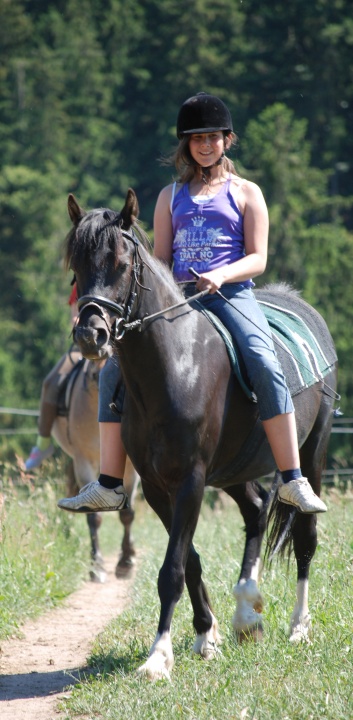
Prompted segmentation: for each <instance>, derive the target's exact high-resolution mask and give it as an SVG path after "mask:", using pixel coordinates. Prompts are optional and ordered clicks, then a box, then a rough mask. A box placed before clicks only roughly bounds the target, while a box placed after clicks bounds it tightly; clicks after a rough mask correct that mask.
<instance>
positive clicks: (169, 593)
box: [139, 471, 212, 680]
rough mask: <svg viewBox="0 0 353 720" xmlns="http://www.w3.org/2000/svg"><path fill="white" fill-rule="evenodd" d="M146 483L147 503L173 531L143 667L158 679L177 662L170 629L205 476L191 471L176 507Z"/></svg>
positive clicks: (206, 626) (208, 622)
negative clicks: (155, 624) (156, 617)
mask: <svg viewBox="0 0 353 720" xmlns="http://www.w3.org/2000/svg"><path fill="white" fill-rule="evenodd" d="M142 485H143V490H144V494H145V498H146V500H147V502H148V503H149V505H151V507H152V508H153V510H154V511H155V512H156V513H157V515H158V516H159V517H160V519H161V520H162V522H163V524H164V526H165V527H166V529H167V531H168V533H169V542H168V547H167V552H166V556H165V559H164V562H163V565H162V567H161V569H160V571H159V575H158V594H159V599H160V604H161V610H160V618H159V624H158V631H157V636H156V639H155V641H154V643H153V645H152V648H151V650H150V653H149V657H148V659H147V661H146V663H144V665H143V666H142V667H141V668H140V670H139V672H140V673H142V674H144V675H146V676H147V677H149V678H150V679H153V680H154V679H159V678H161V677H168V676H169V671H170V669H171V668H172V666H173V663H174V658H173V650H172V643H171V637H170V628H171V623H172V618H173V612H174V608H175V606H176V604H177V602H178V601H179V600H180V598H181V595H182V593H183V589H184V584H185V567H186V563H187V558H188V555H189V551H190V547H191V542H192V537H193V534H194V532H195V528H196V525H197V520H198V517H199V512H200V507H201V502H202V497H203V488H204V479H203V476H202V474H201V473H200V472H197V471H194V473H192V474H190V475H189V476H188V477H187V478H186V479H185V480H184V482H183V485H182V487H181V488H180V489H179V491H178V493H177V496H176V500H175V503H173V506H172V504H171V501H170V498H169V496H168V495H167V494H166V493H165V492H164V491H163V489H161V488H156V487H154V486H151V484H149V483H144V482H142ZM208 614H209V618H208V619H207V618H205V622H204V630H205V632H206V631H207V630H209V629H210V628H211V627H212V616H211V614H210V613H208Z"/></svg>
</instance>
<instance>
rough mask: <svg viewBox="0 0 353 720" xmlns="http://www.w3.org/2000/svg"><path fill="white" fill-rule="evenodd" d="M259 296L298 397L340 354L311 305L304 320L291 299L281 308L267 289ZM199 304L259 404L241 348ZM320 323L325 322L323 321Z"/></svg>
mask: <svg viewBox="0 0 353 720" xmlns="http://www.w3.org/2000/svg"><path fill="white" fill-rule="evenodd" d="M256 295H257V300H258V302H259V305H260V307H261V309H262V311H263V313H264V315H265V317H266V318H267V321H268V324H269V326H270V329H271V333H272V339H273V342H274V345H275V349H276V354H277V356H278V359H279V361H280V363H281V365H282V369H283V372H284V374H285V377H286V381H287V384H288V388H289V391H290V393H291V396H292V397H294V396H295V395H298V394H299V393H301V392H302V391H303V390H305V389H306V388H308V387H310V386H311V385H314V384H315V383H316V382H318V380H321V379H323V378H324V377H325V375H327V374H328V373H329V372H330V370H331V368H332V366H333V365H334V363H335V362H336V360H337V357H336V355H335V354H334V353H333V352H332V350H330V349H329V348H328V347H327V344H326V342H325V340H326V337H327V330H326V332H323V329H322V328H321V325H320V322H319V321H318V318H319V316H317V314H315V317H312V316H311V315H310V311H311V310H312V309H311V308H310V306H307V308H308V311H307V312H308V317H306V318H305V320H304V319H303V318H301V317H299V315H298V313H297V312H294V311H293V310H291V307H290V299H289V300H288V299H286V301H283V306H279V305H278V304H274V303H273V296H271V294H270V293H268V292H267V291H265V290H258V291H256ZM261 298H262V299H261ZM196 303H197V305H198V307H199V310H200V311H201V312H202V313H203V314H204V315H205V316H206V317H207V318H208V320H209V321H210V322H211V323H212V325H214V327H215V328H216V330H217V331H218V332H219V333H220V335H221V337H222V339H223V341H224V343H225V345H226V348H227V351H228V355H229V359H230V363H231V366H232V369H233V372H234V374H235V375H236V377H237V379H238V381H239V384H240V385H241V387H242V389H243V391H244V393H245V394H246V396H247V397H248V399H249V400H251V401H252V402H257V398H256V395H255V393H254V392H253V390H252V388H251V386H250V383H249V379H248V377H247V374H246V369H245V366H244V362H243V360H242V356H241V352H240V349H239V348H238V347H237V346H236V344H235V343H234V341H233V339H232V337H231V335H230V333H229V332H228V330H227V329H226V328H225V327H224V325H223V323H222V322H221V321H220V320H219V318H218V317H216V316H215V315H214V314H213V313H212V312H210V311H209V310H206V309H205V308H204V307H203V306H202V305H201V304H200V303H198V302H197V301H196V302H195V304H196ZM303 307H304V308H305V307H306V304H304V303H303ZM320 320H321V322H323V320H322V318H320ZM321 331H322V332H321Z"/></svg>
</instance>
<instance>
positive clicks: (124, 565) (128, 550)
mask: <svg viewBox="0 0 353 720" xmlns="http://www.w3.org/2000/svg"><path fill="white" fill-rule="evenodd" d="M134 517H135V511H134V510H131V508H128V509H126V510H121V511H120V513H119V519H120V522H121V523H122V525H123V527H124V534H123V539H122V543H121V554H120V557H119V560H118V563H117V566H116V568H115V575H116V577H117V578H120V577H121V576H122V575H124V576H126V575H127V574H128V573H129V572H130V571H131V570H132V568H133V566H134V564H135V559H134V558H135V555H136V552H135V548H134V544H133V540H132V535H131V526H132V523H133V521H134Z"/></svg>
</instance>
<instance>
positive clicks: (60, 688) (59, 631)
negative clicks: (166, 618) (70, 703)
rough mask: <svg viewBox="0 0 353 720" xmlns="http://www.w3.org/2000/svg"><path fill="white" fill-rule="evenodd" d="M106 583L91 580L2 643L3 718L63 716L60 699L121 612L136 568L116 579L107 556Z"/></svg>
mask: <svg viewBox="0 0 353 720" xmlns="http://www.w3.org/2000/svg"><path fill="white" fill-rule="evenodd" d="M105 564H106V569H107V571H108V577H107V581H106V583H105V584H104V585H96V584H94V583H91V582H87V583H85V584H84V586H83V587H82V588H80V590H78V591H77V592H75V593H73V595H71V596H70V597H69V598H68V599H67V601H66V603H65V605H64V606H63V607H61V608H56V609H55V610H51V611H50V612H48V613H46V614H45V615H43V616H41V617H40V618H39V619H38V620H36V621H30V622H28V623H26V625H24V626H23V627H22V632H23V637H21V638H20V639H17V638H15V639H10V640H6V641H4V642H2V643H1V647H0V718H1V720H22V719H23V720H24V719H25V720H60V718H63V717H64V715H62V714H61V713H59V712H58V711H57V709H56V708H57V704H58V700H60V698H61V697H63V695H67V693H68V690H65V692H64V689H65V688H67V686H69V685H74V684H75V683H76V682H77V680H78V678H79V676H80V674H81V675H82V673H84V671H85V670H88V668H87V665H86V662H87V656H88V655H89V652H90V648H91V646H92V643H93V641H94V639H95V637H96V636H97V635H98V634H99V633H100V632H101V631H102V630H103V629H104V627H105V626H106V625H107V624H108V622H110V620H112V619H113V618H115V617H116V616H117V615H119V614H120V613H121V612H123V610H124V608H125V607H126V605H127V602H128V598H129V591H130V588H131V585H132V582H133V578H134V575H135V572H136V569H135V570H134V571H133V574H132V576H130V577H129V579H119V580H117V579H116V577H115V575H114V568H115V564H116V558H112V559H107V560H105Z"/></svg>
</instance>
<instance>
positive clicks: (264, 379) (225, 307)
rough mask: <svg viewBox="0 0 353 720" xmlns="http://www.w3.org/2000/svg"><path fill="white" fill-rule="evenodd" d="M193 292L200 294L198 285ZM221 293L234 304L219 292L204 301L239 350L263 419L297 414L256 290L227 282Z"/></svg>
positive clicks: (206, 296)
mask: <svg viewBox="0 0 353 720" xmlns="http://www.w3.org/2000/svg"><path fill="white" fill-rule="evenodd" d="M190 290H191V288H190V286H188V287H187V289H186V295H188V296H189V295H190ZM193 292H197V290H195V285H194V290H193ZM220 292H221V293H222V295H224V297H225V298H226V299H227V300H228V301H229V302H230V303H231V304H229V302H226V300H223V299H222V298H221V297H220V296H219V295H217V294H215V293H214V294H212V295H211V294H209V295H205V296H204V297H203V298H202V299H201V300H200V302H201V303H202V305H203V306H204V307H205V308H206V309H207V310H210V311H212V312H213V313H214V314H215V315H217V317H218V318H219V319H220V320H221V322H222V323H223V325H224V326H225V327H226V328H227V330H228V331H229V332H230V334H231V336H232V338H233V340H234V341H235V343H236V345H237V347H238V348H239V351H240V353H241V355H242V358H243V361H244V364H245V367H246V371H247V374H248V378H249V381H250V384H251V387H252V389H253V391H254V393H255V395H256V397H257V403H258V409H259V415H260V418H261V420H270V418H273V417H275V416H276V415H283V414H285V413H291V412H293V411H294V406H293V402H292V398H291V396H290V392H289V390H288V386H287V382H286V379H285V376H284V374H283V370H282V367H281V365H280V363H279V361H278V359H277V355H276V351H275V348H274V344H273V340H272V336H271V330H270V327H269V325H268V322H267V319H266V317H265V315H264V313H263V312H262V310H261V307H260V305H259V304H258V302H257V300H256V298H255V295H254V293H253V291H252V290H251V288H249V287H246V286H244V285H243V284H242V283H225V284H224V285H222V287H221V288H220Z"/></svg>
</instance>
